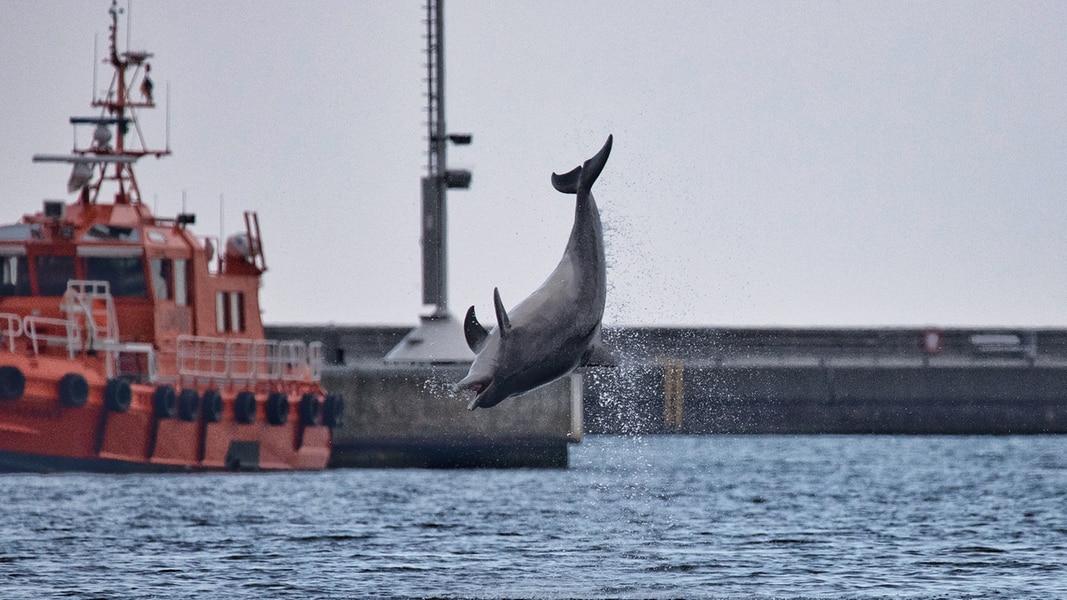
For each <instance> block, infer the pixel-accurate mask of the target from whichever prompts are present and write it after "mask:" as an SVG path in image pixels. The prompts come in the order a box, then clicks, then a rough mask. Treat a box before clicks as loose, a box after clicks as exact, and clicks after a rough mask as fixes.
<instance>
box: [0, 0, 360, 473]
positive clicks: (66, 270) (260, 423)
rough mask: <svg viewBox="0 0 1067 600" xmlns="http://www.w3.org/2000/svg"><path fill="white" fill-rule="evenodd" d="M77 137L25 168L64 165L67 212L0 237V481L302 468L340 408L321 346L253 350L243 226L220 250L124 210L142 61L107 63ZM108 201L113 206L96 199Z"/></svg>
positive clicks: (147, 94) (113, 51) (256, 255)
mask: <svg viewBox="0 0 1067 600" xmlns="http://www.w3.org/2000/svg"><path fill="white" fill-rule="evenodd" d="M121 12H122V11H121V10H120V9H119V8H117V7H116V5H115V4H114V2H113V3H112V6H111V8H110V18H111V25H110V48H109V53H108V56H107V57H106V58H105V59H104V62H105V63H106V64H107V65H109V66H110V67H111V68H112V70H113V71H114V75H113V78H112V80H111V84H110V86H109V88H108V91H107V93H106V95H105V96H104V97H101V98H93V100H92V106H93V108H94V109H96V110H97V111H98V114H97V115H96V116H92V117H78V118H72V119H71V124H72V125H73V126H74V127H75V131H76V134H77V132H78V131H79V130H81V129H86V128H88V129H91V132H92V133H91V136H90V141H89V142H87V143H85V144H79V143H78V141H77V140H78V136H77V135H76V136H75V144H74V148H73V150H72V152H71V153H70V154H63V155H36V156H34V161H35V162H63V163H69V164H70V165H71V167H72V172H71V176H70V180H69V181H68V184H67V191H68V193H70V194H76V195H77V197H76V199H75V200H74V201H72V202H67V201H54V200H46V201H45V202H44V205H43V209H42V210H41V212H38V213H36V214H32V215H26V216H24V217H23V218H22V220H21V221H19V222H18V223H14V224H9V225H3V226H0V469H4V470H34V471H48V470H70V469H76V470H95V471H139V470H161V469H163V470H165V469H190V470H201V469H320V468H324V467H325V466H326V463H327V460H328V458H329V453H330V445H331V439H332V432H331V428H332V427H335V426H337V425H338V424H340V421H341V419H342V414H343V406H344V405H343V401H342V399H341V398H340V397H339V396H336V395H331V394H328V393H327V392H326V390H325V389H323V387H322V386H321V384H320V383H319V379H320V373H321V367H322V364H323V356H322V345H321V344H319V343H316V342H312V343H310V344H308V343H305V342H303V341H299V340H293V341H277V340H268V339H265V338H264V332H263V323H262V321H261V319H260V310H259V288H260V283H261V277H262V275H263V273H264V272H265V271H266V268H267V267H266V260H265V258H264V253H263V243H262V239H261V237H260V230H259V222H258V218H257V215H256V213H254V212H245V213H244V231H243V232H241V233H239V234H236V235H233V236H230V237H229V238H228V239H227V240H226V241H225V244H221V243H220V240H218V239H213V238H211V237H201V236H198V235H196V234H195V233H194V232H193V231H192V229H191V226H192V225H194V224H195V217H194V216H193V215H190V214H179V215H177V216H176V217H174V218H162V217H157V216H155V215H153V214H152V211H151V210H150V209H149V207H148V206H147V205H146V204H145V203H143V202H142V201H141V191H140V189H139V187H138V184H137V179H136V177H135V176H134V170H133V168H134V165H135V164H136V163H137V161H138V159H140V158H142V157H145V156H149V155H151V156H155V157H163V156H166V155H169V154H170V149H169V147H168V148H166V149H163V150H158V149H156V150H153V149H149V148H148V147H147V146H146V145H145V143H144V135H143V134H142V131H141V127H140V124H139V121H138V112H139V111H141V110H149V109H153V108H155V107H156V102H155V98H154V85H153V82H152V79H151V70H150V69H151V67H150V59H151V58H152V54H150V53H148V52H129V51H127V52H119V51H118V49H117V45H116V39H117V31H118V21H119V15H120V14H121ZM111 192H113V194H114V195H113V196H109V194H110V193H111Z"/></svg>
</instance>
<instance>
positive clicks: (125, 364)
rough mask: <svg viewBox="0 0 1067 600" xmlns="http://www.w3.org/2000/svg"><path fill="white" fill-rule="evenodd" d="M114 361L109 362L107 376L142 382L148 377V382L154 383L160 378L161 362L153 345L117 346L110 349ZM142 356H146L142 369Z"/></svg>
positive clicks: (109, 352)
mask: <svg viewBox="0 0 1067 600" xmlns="http://www.w3.org/2000/svg"><path fill="white" fill-rule="evenodd" d="M108 354H109V356H111V357H113V358H112V360H108V361H107V371H108V372H107V376H108V378H111V377H124V378H127V379H133V380H142V378H143V377H144V375H145V374H147V375H148V379H147V382H149V383H153V382H155V381H156V380H157V378H158V373H159V361H158V360H157V359H156V351H155V348H153V347H152V344H115V345H112V346H110V347H109V348H108ZM141 356H144V364H143V367H144V368H142V363H141V358H140V357H141ZM131 361H132V368H131Z"/></svg>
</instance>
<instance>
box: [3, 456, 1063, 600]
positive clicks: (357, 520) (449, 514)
mask: <svg viewBox="0 0 1067 600" xmlns="http://www.w3.org/2000/svg"><path fill="white" fill-rule="evenodd" d="M570 458H571V466H570V468H569V469H565V470H469V471H463V470H460V471H448V470H414V469H412V470H333V471H324V472H317V473H285V474H268V473H259V474H209V475H203V474H200V475H122V476H117V475H80V474H63V475H3V476H0V499H2V505H0V597H2V598H57V597H73V598H350V597H427V596H434V597H487V598H490V597H523V598H572V597H582V598H585V597H590V598H597V597H605V598H607V597H622V598H647V597H650V598H676V597H713V598H718V597H745V598H749V597H755V598H765V597H787V598H792V597H827V598H878V597H891V598H897V597H961V596H969V597H998V598H1017V597H1035V598H1049V597H1064V596H1067V437H1058V436H1048V437H1044V436H1033V437H887V436H737V437H733V436H702V437H682V436H647V437H610V436H587V437H586V439H585V440H584V441H583V442H582V443H581V444H580V445H575V446H572V447H571V449H570Z"/></svg>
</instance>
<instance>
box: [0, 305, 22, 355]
mask: <svg viewBox="0 0 1067 600" xmlns="http://www.w3.org/2000/svg"><path fill="white" fill-rule="evenodd" d="M2 322H6V323H7V325H6V326H5V327H4V328H3V329H0V344H3V340H4V338H7V346H8V350H10V351H11V352H14V351H15V338H17V337H19V336H20V335H22V318H21V317H19V316H18V315H14V314H11V313H0V323H2Z"/></svg>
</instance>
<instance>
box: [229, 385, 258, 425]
mask: <svg viewBox="0 0 1067 600" xmlns="http://www.w3.org/2000/svg"><path fill="white" fill-rule="evenodd" d="M233 418H234V419H235V420H236V421H237V422H238V423H253V422H255V420H256V395H255V394H253V393H252V392H249V391H247V390H246V391H243V392H238V393H237V397H236V398H234V399H233Z"/></svg>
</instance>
